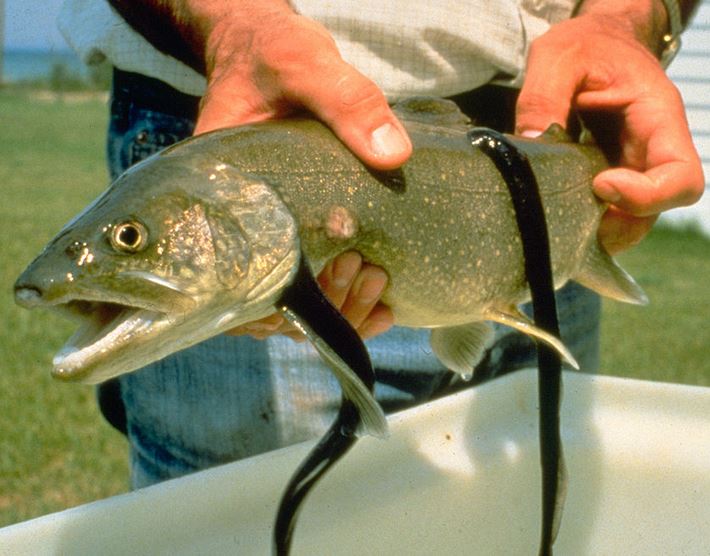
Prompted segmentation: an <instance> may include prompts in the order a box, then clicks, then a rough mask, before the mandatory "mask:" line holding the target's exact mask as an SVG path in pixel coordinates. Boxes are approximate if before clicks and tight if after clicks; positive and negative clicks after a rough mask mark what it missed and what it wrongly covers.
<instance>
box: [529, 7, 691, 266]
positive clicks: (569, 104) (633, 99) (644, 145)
mask: <svg viewBox="0 0 710 556" xmlns="http://www.w3.org/2000/svg"><path fill="white" fill-rule="evenodd" d="M660 29H665V22H662V23H661V24H660ZM656 36H657V34H654V33H650V32H647V33H645V34H644V33H640V32H639V30H638V27H637V28H634V27H633V26H632V25H631V22H630V20H629V19H628V18H625V19H624V18H619V17H614V16H613V15H604V16H602V15H599V14H597V13H590V14H584V15H580V16H579V17H577V18H574V19H570V20H567V21H565V22H562V23H560V24H558V25H556V26H554V27H552V28H551V29H550V30H549V31H548V32H547V33H546V34H545V35H543V36H541V37H540V38H539V39H537V40H536V41H535V42H534V43H533V44H532V46H531V49H530V54H529V58H528V69H527V76H526V79H525V83H524V85H523V88H522V90H521V93H520V97H519V99H518V105H517V113H516V131H517V132H518V133H521V134H524V135H528V136H532V135H535V134H536V133H538V132H541V131H544V130H545V129H546V128H547V127H548V126H549V125H550V124H551V123H555V122H558V123H561V124H564V123H565V122H567V119H568V117H569V114H570V110H571V109H572V108H574V109H576V110H580V111H606V112H615V113H617V114H619V115H620V117H621V120H622V129H621V137H620V141H621V153H620V154H621V156H620V165H621V167H619V168H610V169H608V170H605V171H603V172H601V173H599V175H597V176H596V178H595V179H594V182H593V188H594V192H595V193H596V195H597V196H598V197H599V198H601V199H602V200H604V201H607V202H609V203H610V207H609V209H608V210H607V212H606V214H605V215H604V217H603V219H602V222H601V225H600V228H599V238H600V240H601V242H602V244H603V245H604V246H605V248H606V249H607V250H608V251H609V252H610V253H615V252H619V251H621V250H623V249H626V248H628V247H630V246H632V245H634V244H636V243H638V242H639V241H641V239H642V238H643V237H644V236H645V235H646V233H648V231H649V230H650V229H651V227H652V225H653V223H654V222H655V220H656V218H657V217H658V215H659V213H660V212H662V211H665V210H668V209H670V208H673V207H678V206H683V205H688V204H692V203H694V202H695V201H697V200H698V199H699V198H700V196H701V194H702V192H703V188H704V182H705V180H704V177H703V170H702V165H701V163H700V159H699V157H698V154H697V152H696V150H695V147H694V146H693V142H692V139H691V136H690V132H689V130H688V123H687V120H686V118H685V111H684V108H683V101H682V98H681V96H680V94H679V92H678V90H677V89H676V88H675V86H674V85H673V84H672V83H671V81H670V80H669V79H668V78H667V76H666V75H665V73H664V72H663V69H662V68H661V66H660V64H659V63H658V61H657V60H656V59H655V58H654V56H653V55H652V53H651V51H650V50H649V48H648V47H646V46H644V37H645V39H646V40H648V41H653V40H654V37H656ZM651 44H658V43H653V42H651Z"/></svg>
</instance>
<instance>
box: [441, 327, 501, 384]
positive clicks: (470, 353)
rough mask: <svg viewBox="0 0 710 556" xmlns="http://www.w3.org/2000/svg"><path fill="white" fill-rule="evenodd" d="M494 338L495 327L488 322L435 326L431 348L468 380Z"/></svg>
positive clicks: (445, 363) (452, 368)
mask: <svg viewBox="0 0 710 556" xmlns="http://www.w3.org/2000/svg"><path fill="white" fill-rule="evenodd" d="M492 338H493V329H492V328H491V326H490V325H489V324H488V323H486V322H472V323H468V324H463V325H461V326H450V327H446V328H434V329H433V330H432V331H431V349H432V350H433V351H434V354H435V355H436V356H437V357H438V358H439V361H441V362H442V363H443V364H444V365H445V366H446V367H447V368H449V369H451V370H452V371H454V372H457V373H459V374H460V375H461V376H462V377H463V378H464V379H465V380H468V379H470V378H471V375H472V373H473V369H474V368H475V367H476V365H478V363H479V362H480V361H481V359H482V358H483V352H484V350H485V349H486V347H488V344H489V343H490V341H491V339H492Z"/></svg>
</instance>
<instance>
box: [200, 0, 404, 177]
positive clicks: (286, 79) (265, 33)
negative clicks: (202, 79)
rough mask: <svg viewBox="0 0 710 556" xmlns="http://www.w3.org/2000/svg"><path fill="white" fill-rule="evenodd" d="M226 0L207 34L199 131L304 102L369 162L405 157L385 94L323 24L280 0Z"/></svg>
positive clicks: (392, 163) (385, 163)
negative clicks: (246, 0)
mask: <svg viewBox="0 0 710 556" xmlns="http://www.w3.org/2000/svg"><path fill="white" fill-rule="evenodd" d="M227 4H228V8H229V11H227V12H226V13H223V14H221V15H220V17H219V18H217V19H215V22H214V24H213V25H212V26H211V28H210V29H209V32H208V33H207V34H206V36H205V39H204V44H205V58H206V73H207V91H206V94H205V96H204V97H203V100H202V105H201V110H200V114H199V117H198V120H197V127H196V130H195V132H196V133H202V132H205V131H209V130H212V129H215V128H220V127H225V126H228V125H237V124H243V123H247V122H253V121H259V120H264V119H269V118H278V117H282V116H285V115H287V114H289V113H291V112H293V111H295V110H299V109H306V110H308V111H310V112H311V113H312V114H313V115H315V116H316V117H317V118H319V119H320V120H322V121H323V122H324V123H326V124H327V125H328V126H329V127H330V128H331V129H332V130H333V131H334V133H335V134H336V135H337V136H338V137H339V138H340V139H341V140H342V141H343V143H344V144H345V145H346V146H347V147H348V148H350V149H351V150H352V151H353V153H355V155H357V156H358V158H360V159H361V160H362V161H363V162H365V164H367V165H368V166H370V167H371V168H374V169H378V170H389V169H393V168H397V167H399V166H401V165H402V164H403V163H404V162H405V161H406V159H407V158H408V157H409V155H410V154H411V151H412V146H411V143H410V141H409V137H408V136H407V133H406V131H405V129H404V127H403V126H402V124H401V123H400V122H399V120H398V119H397V118H396V117H395V115H394V114H393V112H392V110H391V109H390V107H389V105H388V104H387V100H386V98H385V96H384V94H383V93H382V91H380V89H379V88H378V87H377V85H376V84H375V83H374V82H372V81H371V80H370V79H368V78H367V77H365V76H364V75H363V74H361V73H360V72H358V71H357V70H356V69H355V68H354V67H353V66H351V65H350V64H347V63H346V62H345V61H344V60H343V59H342V58H341V57H340V54H339V52H338V49H337V47H336V44H335V41H334V40H333V39H332V37H331V36H330V34H329V33H328V31H327V30H326V29H325V28H324V27H323V26H322V25H320V24H319V23H317V22H315V21H312V20H310V19H308V18H305V17H303V16H300V15H298V14H296V13H294V12H293V11H292V9H291V8H290V6H288V4H287V3H286V2H283V1H281V0H268V1H267V0H265V1H263V2H257V3H250V4H248V5H244V6H242V7H241V8H240V9H239V10H234V7H233V4H231V3H227Z"/></svg>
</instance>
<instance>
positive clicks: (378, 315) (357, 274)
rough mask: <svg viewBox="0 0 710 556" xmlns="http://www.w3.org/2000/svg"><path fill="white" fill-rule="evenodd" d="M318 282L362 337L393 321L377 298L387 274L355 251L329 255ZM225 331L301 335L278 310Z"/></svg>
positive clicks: (297, 337) (258, 335)
mask: <svg viewBox="0 0 710 556" xmlns="http://www.w3.org/2000/svg"><path fill="white" fill-rule="evenodd" d="M318 283H319V285H320V287H321V289H322V290H323V292H324V293H325V295H326V296H327V297H328V299H329V300H330V301H331V303H333V305H334V306H335V307H336V308H337V309H338V310H339V311H340V312H341V313H342V314H343V316H344V317H345V318H346V319H348V321H349V322H350V324H351V325H352V327H353V328H354V329H355V330H356V331H357V332H358V334H359V335H360V337H362V338H363V339H367V338H371V337H373V336H376V335H378V334H381V333H382V332H386V331H387V330H388V329H389V328H390V327H391V326H392V324H393V323H394V318H393V316H392V311H391V310H390V309H389V307H387V306H386V305H384V304H382V303H381V302H380V301H379V300H380V296H381V295H382V292H383V291H384V289H385V287H386V286H387V274H386V273H385V271H384V270H382V269H381V268H380V267H377V266H374V265H370V264H367V263H364V262H363V260H362V257H361V256H360V255H359V254H358V253H356V252H354V251H348V252H346V253H343V254H341V255H339V256H338V257H336V258H335V259H333V260H332V261H331V262H330V263H328V264H327V265H326V267H325V268H324V269H323V271H322V272H321V273H320V274H319V276H318ZM227 334H230V335H234V336H237V335H243V334H248V335H250V336H253V337H254V338H256V339H260V340H261V339H264V338H267V337H268V336H271V335H272V334H285V335H286V336H289V337H290V338H293V339H294V340H303V339H305V338H304V337H303V335H302V334H301V333H300V332H299V331H298V330H296V328H294V327H293V326H292V325H291V324H290V323H288V322H287V321H286V320H285V319H284V318H283V317H282V316H281V315H280V314H278V313H274V314H273V315H270V316H269V317H266V318H264V319H261V320H259V321H255V322H251V323H248V324H244V325H242V326H239V327H237V328H234V329H232V330H230V331H228V332H227Z"/></svg>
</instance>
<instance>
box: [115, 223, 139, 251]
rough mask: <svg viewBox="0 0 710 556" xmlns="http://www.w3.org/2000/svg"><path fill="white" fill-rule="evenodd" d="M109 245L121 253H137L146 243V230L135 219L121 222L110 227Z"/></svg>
mask: <svg viewBox="0 0 710 556" xmlns="http://www.w3.org/2000/svg"><path fill="white" fill-rule="evenodd" d="M109 239H110V242H111V247H113V248H114V249H115V250H116V251H121V252H122V253H137V252H138V251H141V250H142V249H144V248H145V246H146V245H147V243H148V230H146V228H145V226H144V225H143V224H141V223H140V222H137V221H135V220H131V221H127V222H121V223H120V224H116V225H115V226H114V227H113V228H112V229H111V235H110V236H109Z"/></svg>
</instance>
